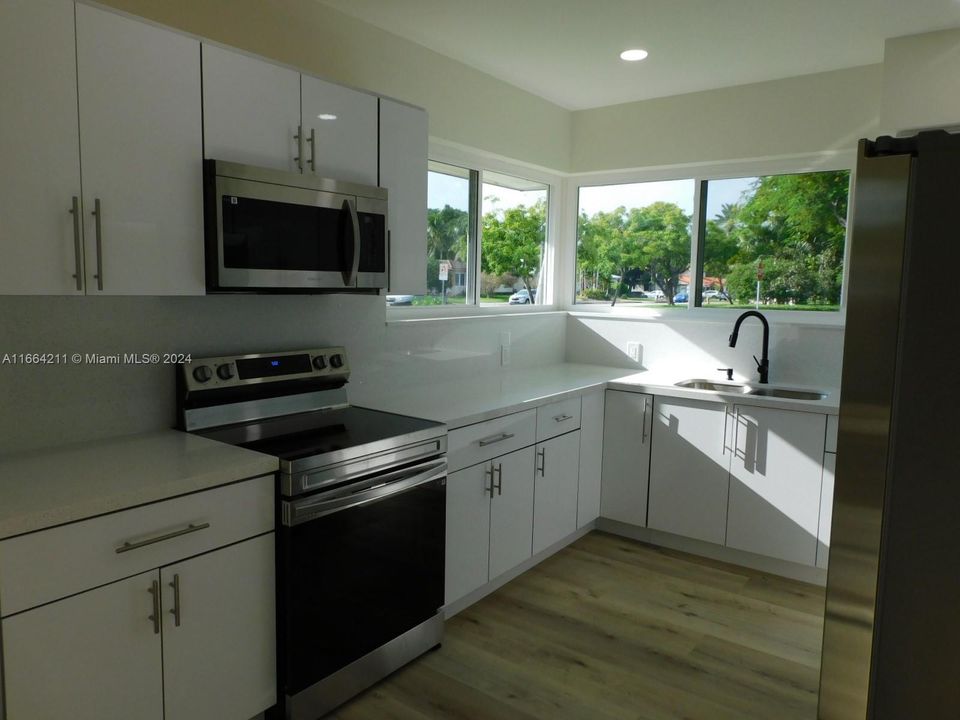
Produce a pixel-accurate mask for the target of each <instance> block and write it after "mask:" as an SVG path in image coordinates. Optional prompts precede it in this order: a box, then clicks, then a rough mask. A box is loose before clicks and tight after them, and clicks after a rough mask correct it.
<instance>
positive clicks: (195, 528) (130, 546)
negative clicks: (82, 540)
mask: <svg viewBox="0 0 960 720" xmlns="http://www.w3.org/2000/svg"><path fill="white" fill-rule="evenodd" d="M208 527H210V523H208V522H207V523H200V524H198V525H194V524H193V523H190V524H189V525H187V526H186V527H185V528H181V529H180V530H174V531H173V532H168V533H164V534H163V535H157V536H156V537H152V538H147V539H146V540H138V541H137V542H130V541H129V540H127V541H126V542H124V543H123V545H121V546H120V547H118V548H117V553H118V554H119V553H125V552H130V551H131V550H136V549H137V548H142V547H146V546H147V545H153V544H154V543H158V542H163V541H164V540H172V539H173V538H176V537H180V536H181V535H189V534H190V533H195V532H199V531H200V530H206V529H207V528H208Z"/></svg>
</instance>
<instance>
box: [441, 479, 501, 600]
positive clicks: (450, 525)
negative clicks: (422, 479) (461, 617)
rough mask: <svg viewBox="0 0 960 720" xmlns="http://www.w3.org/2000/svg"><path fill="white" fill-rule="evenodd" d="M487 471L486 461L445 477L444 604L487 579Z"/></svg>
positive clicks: (488, 503) (488, 516)
mask: <svg viewBox="0 0 960 720" xmlns="http://www.w3.org/2000/svg"><path fill="white" fill-rule="evenodd" d="M490 469H491V464H490V463H489V462H485V463H481V464H480V465H472V466H471V467H468V468H464V469H463V470H458V471H457V472H454V473H450V474H449V475H448V476H447V530H446V533H447V542H446V559H445V571H444V602H445V603H446V604H448V605H449V604H450V603H452V602H453V601H455V600H459V599H460V598H462V597H463V596H464V595H466V594H467V593H469V592H472V591H473V590H476V589H477V588H478V587H480V586H481V585H483V584H484V583H485V582H487V578H488V577H489V576H488V573H489V569H490V483H491V478H490Z"/></svg>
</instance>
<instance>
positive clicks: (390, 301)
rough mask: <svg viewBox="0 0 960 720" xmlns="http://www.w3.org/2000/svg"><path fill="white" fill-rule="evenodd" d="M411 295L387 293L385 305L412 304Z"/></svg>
mask: <svg viewBox="0 0 960 720" xmlns="http://www.w3.org/2000/svg"><path fill="white" fill-rule="evenodd" d="M413 297H414V296H413V295H387V305H390V306H391V307H392V306H394V305H413Z"/></svg>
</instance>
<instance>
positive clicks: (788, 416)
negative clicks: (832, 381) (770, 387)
mask: <svg viewBox="0 0 960 720" xmlns="http://www.w3.org/2000/svg"><path fill="white" fill-rule="evenodd" d="M826 422H827V419H826V416H825V415H819V414H814V413H805V412H793V411H789V410H776V409H773V408H758V407H747V406H741V405H737V406H736V408H735V414H734V417H733V418H732V423H731V424H732V426H733V428H734V440H733V447H734V448H735V452H734V455H733V459H732V461H731V464H730V499H729V510H728V512H727V545H728V546H729V547H732V548H736V549H738V550H746V551H748V552H752V553H757V554H759V555H766V556H768V557H774V558H779V559H781V560H789V561H791V562H796V563H802V564H804V565H815V564H816V559H817V531H818V522H819V517H820V487H821V483H822V476H823V448H824V438H825V435H826Z"/></svg>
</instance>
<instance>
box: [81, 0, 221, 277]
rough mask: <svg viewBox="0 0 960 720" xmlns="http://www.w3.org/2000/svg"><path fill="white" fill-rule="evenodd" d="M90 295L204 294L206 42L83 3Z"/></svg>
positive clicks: (83, 117)
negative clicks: (203, 67) (202, 56)
mask: <svg viewBox="0 0 960 720" xmlns="http://www.w3.org/2000/svg"><path fill="white" fill-rule="evenodd" d="M77 64H78V67H77V78H78V82H79V97H80V148H81V157H82V159H83V195H84V203H83V206H84V236H85V252H86V283H87V292H88V293H91V294H93V293H99V294H108V295H192V294H203V293H204V292H205V282H204V264H203V208H202V195H203V182H202V165H201V162H200V159H201V157H202V155H203V148H202V140H201V122H202V121H201V90H200V43H199V42H198V41H196V40H193V39H191V38H188V37H185V36H183V35H179V34H177V33H173V32H169V31H167V30H163V29H160V28H157V27H153V26H151V25H147V24H145V23H141V22H137V21H135V20H130V19H128V18H126V17H123V16H121V15H117V14H114V13H110V12H106V11H103V10H99V9H97V8H93V7H90V6H89V5H82V4H78V5H77Z"/></svg>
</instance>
